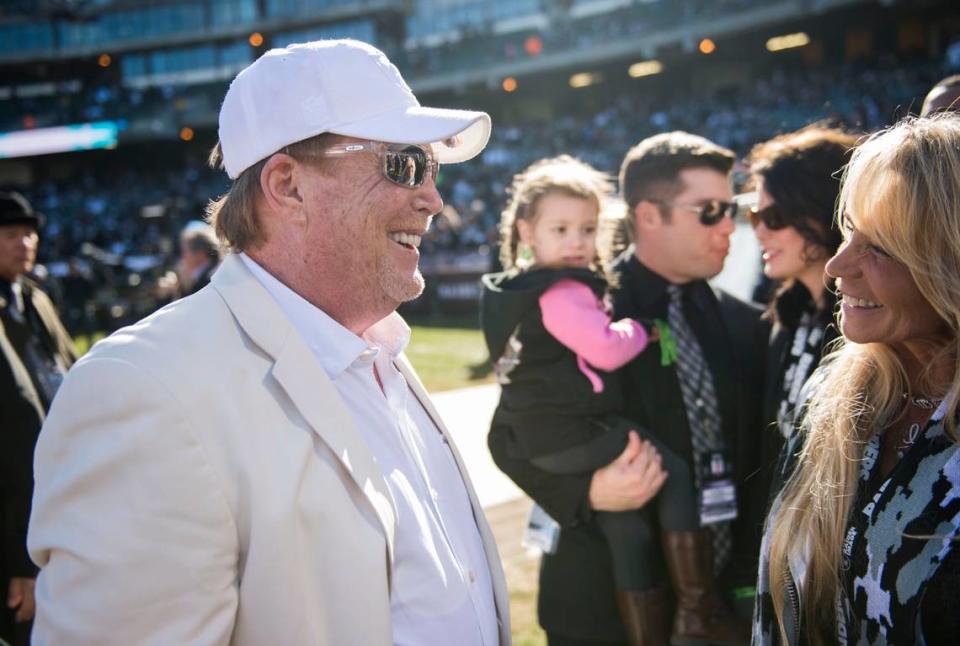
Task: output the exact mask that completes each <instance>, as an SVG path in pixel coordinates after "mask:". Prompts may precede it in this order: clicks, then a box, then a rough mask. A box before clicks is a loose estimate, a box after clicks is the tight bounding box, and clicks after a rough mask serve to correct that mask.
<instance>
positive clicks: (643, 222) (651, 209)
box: [631, 200, 663, 234]
mask: <svg viewBox="0 0 960 646" xmlns="http://www.w3.org/2000/svg"><path fill="white" fill-rule="evenodd" d="M631 215H632V216H633V227H634V229H635V230H636V231H637V233H638V234H639V233H640V232H641V231H651V230H653V229H659V228H660V227H661V226H663V213H662V212H661V211H660V207H659V206H657V205H656V204H654V203H653V202H650V201H647V200H641V201H640V202H638V203H637V205H636V206H635V207H633V211H632V212H631Z"/></svg>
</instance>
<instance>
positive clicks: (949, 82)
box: [920, 74, 960, 117]
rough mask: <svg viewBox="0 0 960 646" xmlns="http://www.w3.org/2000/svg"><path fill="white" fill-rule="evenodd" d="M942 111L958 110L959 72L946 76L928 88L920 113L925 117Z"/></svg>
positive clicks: (959, 98) (959, 94)
mask: <svg viewBox="0 0 960 646" xmlns="http://www.w3.org/2000/svg"><path fill="white" fill-rule="evenodd" d="M943 111H950V112H960V74H954V75H953V76H948V77H947V78H945V79H943V80H942V81H940V82H939V83H937V84H936V85H934V86H933V87H932V88H930V91H929V92H927V96H926V97H925V98H924V99H923V108H922V109H921V110H920V114H921V115H922V116H924V117H925V116H927V115H930V114H933V113H935V112H943Z"/></svg>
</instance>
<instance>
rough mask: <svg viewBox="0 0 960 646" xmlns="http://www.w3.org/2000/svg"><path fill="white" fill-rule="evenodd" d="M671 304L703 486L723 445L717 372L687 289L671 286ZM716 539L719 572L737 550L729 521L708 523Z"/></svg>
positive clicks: (682, 385)
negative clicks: (694, 324) (690, 310)
mask: <svg viewBox="0 0 960 646" xmlns="http://www.w3.org/2000/svg"><path fill="white" fill-rule="evenodd" d="M667 293H668V294H669V295H670V305H669V307H668V309H667V322H668V323H669V324H670V330H671V331H672V332H673V336H674V337H675V338H676V342H677V362H676V367H677V380H678V381H679V382H680V392H681V393H682V394H683V406H684V408H685V409H686V411H687V421H688V422H689V425H690V441H691V443H692V444H693V457H694V463H695V464H696V465H697V466H696V468H695V469H694V474H695V475H694V478H695V481H696V483H697V489H701V484H700V465H702V464H704V459H705V458H704V456H706V455H707V454H708V453H709V452H710V451H713V450H717V449H720V448H722V438H721V435H720V408H719V406H718V405H717V394H716V391H715V390H714V387H713V375H711V374H710V368H709V367H708V366H707V364H706V362H705V361H704V359H703V351H702V350H701V349H700V343H699V342H698V341H697V337H696V336H694V334H693V330H691V329H690V325H689V324H688V323H687V319H686V318H685V317H684V315H683V290H682V289H681V288H680V287H679V286H678V285H670V286H669V287H667ZM707 527H708V529H709V530H710V533H711V538H712V542H713V564H714V568H715V570H714V571H715V572H716V573H719V572H720V570H721V569H722V568H723V566H724V565H726V563H727V561H728V560H729V559H730V553H731V552H732V550H733V540H732V536H731V531H730V524H729V523H714V524H712V525H708V526H707Z"/></svg>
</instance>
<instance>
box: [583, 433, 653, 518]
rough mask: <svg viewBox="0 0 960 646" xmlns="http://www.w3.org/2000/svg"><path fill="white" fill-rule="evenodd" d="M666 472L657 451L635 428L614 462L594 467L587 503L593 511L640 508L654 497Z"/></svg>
mask: <svg viewBox="0 0 960 646" xmlns="http://www.w3.org/2000/svg"><path fill="white" fill-rule="evenodd" d="M666 479H667V472H666V471H664V470H663V467H662V466H661V464H660V454H659V453H658V452H657V450H656V449H655V448H654V447H653V445H652V444H650V443H649V442H647V441H645V440H644V441H641V440H640V436H639V435H637V432H636V431H630V434H629V436H628V438H627V446H626V448H625V449H624V450H623V453H621V454H620V455H619V456H618V457H617V458H616V459H615V460H614V461H613V462H611V463H610V464H608V465H607V466H605V467H602V468H600V469H597V470H596V471H594V473H593V478H592V479H591V480H590V493H589V497H590V506H591V507H592V508H593V509H594V510H596V511H629V510H631V509H639V508H640V507H643V506H644V505H646V504H647V502H648V501H649V500H650V499H651V498H653V497H654V496H655V495H656V494H657V492H658V491H659V490H660V487H661V486H663V482H664V480H666Z"/></svg>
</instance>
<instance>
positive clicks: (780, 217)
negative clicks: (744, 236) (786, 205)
mask: <svg viewBox="0 0 960 646" xmlns="http://www.w3.org/2000/svg"><path fill="white" fill-rule="evenodd" d="M747 220H749V221H750V226H752V227H753V228H757V226H758V225H759V224H760V223H761V222H763V226H765V227H767V228H768V229H769V230H770V231H778V230H780V229H786V228H787V227H788V226H790V222H789V220H788V218H787V216H786V215H784V214H783V212H781V211H780V209H778V208H777V205H776V204H769V205H767V206H765V207H763V208H762V209H758V208H757V207H755V206H754V207H752V208H750V209H748V210H747Z"/></svg>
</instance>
